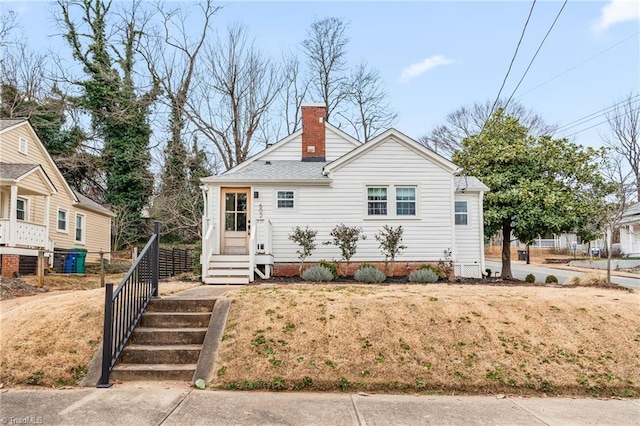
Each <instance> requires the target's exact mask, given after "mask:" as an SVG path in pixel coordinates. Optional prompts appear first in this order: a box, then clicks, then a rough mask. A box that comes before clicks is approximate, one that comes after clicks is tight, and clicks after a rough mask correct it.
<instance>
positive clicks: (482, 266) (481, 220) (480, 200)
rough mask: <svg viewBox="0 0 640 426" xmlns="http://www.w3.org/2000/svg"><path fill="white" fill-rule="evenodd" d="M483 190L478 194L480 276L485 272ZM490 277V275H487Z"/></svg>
mask: <svg viewBox="0 0 640 426" xmlns="http://www.w3.org/2000/svg"><path fill="white" fill-rule="evenodd" d="M483 206H484V191H480V194H478V210H479V214H478V217H479V226H480V231H479V232H480V276H482V275H483V274H484V273H485V272H486V265H485V260H484V207H483ZM488 278H491V277H488Z"/></svg>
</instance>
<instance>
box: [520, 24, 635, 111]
mask: <svg viewBox="0 0 640 426" xmlns="http://www.w3.org/2000/svg"><path fill="white" fill-rule="evenodd" d="M638 34H640V31H637V32H636V33H634V34H631V35H630V36H629V37H627V38H625V39H623V40H620V41H619V42H617V43H615V44H612V45H611V46H609V47H607V48H606V49H604V50H601V51H600V52H598V53H596V54H595V55H593V56H591V57H589V58H587V59H585V60H584V61H582V62H580V63H578V64H576V65H574V66H572V67H570V68H567V69H566V70H564V71H562V72H561V73H559V74H556V75H554V76H553V77H551V78H550V79H548V80H546V81H544V82H542V83H540V84H538V85H537V86H535V87H532V88H531V89H529V90H527V91H526V92H524V93H522V94H520V95H518V96H516V99H518V98H521V97H523V96H524V95H526V94H527V93H531V92H533V91H534V90H536V89H538V88H540V87H542V86H544V85H545V84H547V83H550V82H552V81H553V80H555V79H556V78H558V77H562V76H563V75H565V74H567V73H568V72H570V71H573V70H574V69H576V68H578V67H579V66H582V65H584V64H586V63H587V62H589V61H591V60H592V59H595V58H597V57H598V56H600V55H602V54H603V53H606V52H608V51H609V50H611V49H613V48H614V47H617V46H619V45H621V44H622V43H624V42H625V41H627V40H631V39H632V38H634V37H635V36H637V35H638Z"/></svg>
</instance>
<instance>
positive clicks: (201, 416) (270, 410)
mask: <svg viewBox="0 0 640 426" xmlns="http://www.w3.org/2000/svg"><path fill="white" fill-rule="evenodd" d="M2 392H3V393H1V394H0V424H43V425H92V426H93V425H136V426H142V425H311V426H313V425H322V426H328V425H358V426H362V425H616V426H625V425H637V424H638V420H639V419H640V400H638V399H594V398H577V399H573V398H519V397H504V396H502V395H500V396H433V395H429V396H416V395H375V394H373V395H367V394H346V393H301V392H300V393H286V392H282V393H275V392H274V393H269V392H228V391H211V390H198V389H194V388H190V387H187V386H186V385H184V384H182V383H175V384H171V383H169V384H168V383H167V382H164V383H163V384H150V383H142V384H137V385H115V386H113V387H112V388H110V389H95V388H84V389H69V390H13V389H11V390H4V391H2Z"/></svg>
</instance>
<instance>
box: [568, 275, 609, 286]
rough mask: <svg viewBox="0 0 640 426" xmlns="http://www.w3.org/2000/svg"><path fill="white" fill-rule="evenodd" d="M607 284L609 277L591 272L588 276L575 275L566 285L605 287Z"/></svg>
mask: <svg viewBox="0 0 640 426" xmlns="http://www.w3.org/2000/svg"><path fill="white" fill-rule="evenodd" d="M606 283H607V277H606V275H604V274H601V273H599V272H589V273H588V274H585V275H581V276H577V275H573V276H572V277H570V278H569V279H568V280H567V281H566V282H565V284H569V285H586V286H594V285H595V286H597V285H603V284H606Z"/></svg>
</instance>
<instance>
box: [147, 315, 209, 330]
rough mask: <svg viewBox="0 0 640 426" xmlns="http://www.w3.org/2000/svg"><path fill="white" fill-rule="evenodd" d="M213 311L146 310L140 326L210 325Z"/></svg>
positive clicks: (179, 326)
mask: <svg viewBox="0 0 640 426" xmlns="http://www.w3.org/2000/svg"><path fill="white" fill-rule="evenodd" d="M210 319H211V312H186V313H182V312H145V313H144V314H143V315H142V318H141V319H140V324H139V326H140V327H156V328H183V327H187V328H194V327H196V328H200V327H208V326H209V320H210Z"/></svg>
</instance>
